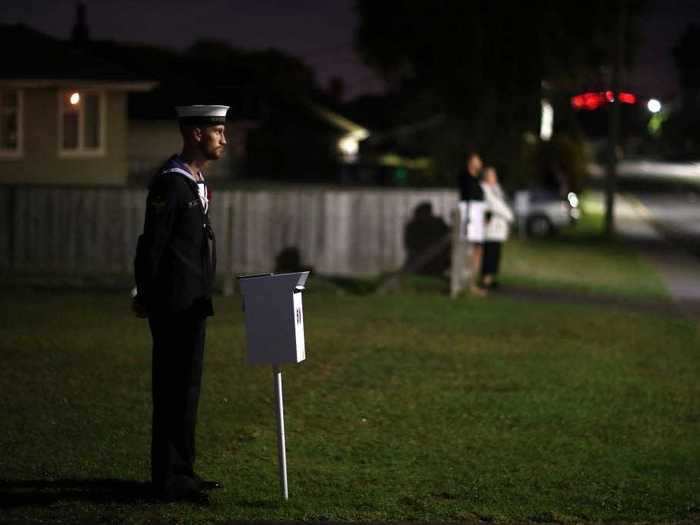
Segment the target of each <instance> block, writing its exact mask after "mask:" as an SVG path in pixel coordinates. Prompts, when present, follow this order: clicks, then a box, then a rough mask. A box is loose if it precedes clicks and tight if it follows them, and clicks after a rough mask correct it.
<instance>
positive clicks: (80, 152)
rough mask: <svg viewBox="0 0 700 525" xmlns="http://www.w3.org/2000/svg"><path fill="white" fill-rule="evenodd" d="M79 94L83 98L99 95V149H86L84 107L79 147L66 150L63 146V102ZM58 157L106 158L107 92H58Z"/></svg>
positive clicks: (79, 126)
mask: <svg viewBox="0 0 700 525" xmlns="http://www.w3.org/2000/svg"><path fill="white" fill-rule="evenodd" d="M76 92H77V93H79V94H80V96H81V98H82V97H84V96H85V95H97V99H98V103H97V107H98V112H99V113H98V118H99V122H100V129H99V130H98V134H99V135H98V136H99V140H100V145H99V146H98V147H97V148H87V147H85V111H84V110H83V107H84V106H81V108H80V110H79V111H78V147H77V148H70V149H69V148H65V147H64V146H63V138H64V129H63V115H64V111H63V101H64V98H65V97H66V96H70V95H71V93H76ZM57 113H58V134H57V135H58V156H59V157H60V158H69V159H70V158H73V159H74V158H92V157H104V156H105V155H106V153H107V147H106V146H107V145H106V142H107V92H106V91H105V90H101V89H90V88H87V89H81V88H71V89H66V88H62V89H59V90H58V112H57Z"/></svg>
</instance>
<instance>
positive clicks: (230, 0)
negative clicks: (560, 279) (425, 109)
mask: <svg viewBox="0 0 700 525" xmlns="http://www.w3.org/2000/svg"><path fill="white" fill-rule="evenodd" d="M377 1H384V0H377ZM426 1H431V0H426ZM85 3H86V5H87V7H88V24H89V27H90V30H91V34H92V37H93V38H95V39H115V40H122V41H140V42H146V43H152V44H159V45H165V46H169V47H174V48H178V49H183V48H186V47H187V46H189V45H190V44H191V43H192V42H193V41H194V40H196V39H197V38H199V37H201V36H203V35H206V36H209V37H213V38H218V39H222V40H226V41H228V42H230V43H231V44H232V45H234V46H236V47H242V48H266V47H275V48H279V49H282V50H286V51H288V52H289V53H291V54H294V55H297V56H299V57H301V58H302V59H303V60H304V61H305V62H306V63H308V64H309V65H311V66H312V67H313V68H314V69H315V70H316V73H317V76H318V79H319V81H320V83H321V85H327V83H328V79H329V78H330V77H331V76H334V75H335V76H340V77H342V78H343V79H344V80H345V83H346V95H347V96H348V97H352V96H354V95H357V94H361V93H365V92H376V91H380V90H381V89H382V86H383V83H382V82H381V80H379V78H378V77H377V75H375V74H374V73H373V72H371V71H370V70H369V69H368V68H367V67H365V66H364V65H363V64H362V63H361V61H360V60H359V59H358V58H357V56H356V55H355V53H354V52H353V49H352V33H353V28H354V26H355V23H356V18H355V15H354V13H353V10H352V4H353V0H167V1H166V0H86V2H85ZM0 5H2V11H0V22H23V23H25V24H27V25H29V26H31V27H34V28H35V29H38V30H40V31H43V32H45V33H48V34H51V35H54V36H58V37H64V38H65V37H67V36H68V35H69V34H70V30H71V27H72V25H73V22H74V20H75V5H76V2H75V0H0ZM584 5H585V4H584ZM689 22H695V23H697V24H700V0H665V1H664V0H648V9H647V12H646V14H645V16H644V19H643V20H642V32H643V35H644V38H645V42H644V45H643V47H642V48H641V49H640V53H639V60H638V65H637V67H635V68H634V70H632V71H630V72H629V73H628V77H627V79H628V84H629V85H630V87H632V88H633V89H635V90H638V91H639V92H640V93H641V94H642V95H646V96H658V97H662V98H667V97H668V96H670V95H672V94H674V93H675V92H677V90H678V85H677V76H676V71H675V68H674V65H673V60H672V58H671V55H670V53H671V48H672V46H673V44H674V43H675V42H676V41H677V39H678V38H679V37H680V35H681V33H682V32H683V30H684V29H685V27H686V26H687V24H688V23H689Z"/></svg>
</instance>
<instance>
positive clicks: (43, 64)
mask: <svg viewBox="0 0 700 525" xmlns="http://www.w3.org/2000/svg"><path fill="white" fill-rule="evenodd" d="M0 47H1V48H2V49H4V50H6V51H5V52H4V53H3V59H2V68H0V184H41V185H46V184H48V185H124V184H126V181H127V174H128V160H127V159H128V151H127V150H128V145H127V130H128V116H127V96H128V94H129V93H134V92H145V91H149V90H151V89H153V88H154V87H155V86H156V85H157V84H156V82H153V81H150V80H148V79H144V78H142V77H140V76H138V75H135V74H134V73H132V72H130V71H129V70H127V69H126V68H124V67H122V66H119V65H115V64H112V63H109V62H107V61H106V60H104V59H103V58H100V57H98V56H95V55H92V54H90V53H89V52H87V51H86V50H85V49H83V48H81V47H79V46H77V45H74V44H70V43H68V42H64V41H61V40H58V39H55V38H52V37H50V36H47V35H44V34H42V33H39V32H37V31H35V30H33V29H30V28H28V27H26V26H23V25H0ZM12 49H16V50H18V52H16V53H12V52H8V50H12Z"/></svg>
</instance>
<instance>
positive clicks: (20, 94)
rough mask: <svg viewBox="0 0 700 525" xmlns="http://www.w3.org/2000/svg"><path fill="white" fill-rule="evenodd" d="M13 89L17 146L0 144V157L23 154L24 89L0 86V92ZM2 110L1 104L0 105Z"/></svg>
mask: <svg viewBox="0 0 700 525" xmlns="http://www.w3.org/2000/svg"><path fill="white" fill-rule="evenodd" d="M2 91H14V92H16V93H17V146H16V147H15V148H14V149H9V148H3V147H2V145H0V158H2V159H19V158H22V157H23V156H24V90H22V89H20V88H16V87H4V86H0V92H2ZM0 111H2V106H0Z"/></svg>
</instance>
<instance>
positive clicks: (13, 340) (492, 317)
mask: <svg viewBox="0 0 700 525" xmlns="http://www.w3.org/2000/svg"><path fill="white" fill-rule="evenodd" d="M320 288H322V287H321V286H320V283H319V286H318V288H317V289H316V290H314V279H313V278H312V279H311V280H310V281H309V292H308V293H307V294H306V296H305V309H306V323H307V327H306V329H307V346H308V348H307V355H308V360H307V361H306V362H305V363H303V364H300V365H297V366H290V367H287V368H286V369H285V394H286V407H285V408H286V416H287V420H286V422H287V430H288V434H287V439H288V455H289V468H290V472H289V481H290V492H291V499H290V501H289V502H288V503H282V502H281V501H280V499H279V496H278V483H277V477H276V473H277V470H276V443H275V433H274V412H273V405H272V377H271V372H270V370H269V369H266V368H254V367H249V366H247V365H245V364H244V334H243V330H242V324H241V320H242V317H241V313H240V311H239V301H238V299H237V298H235V297H234V298H227V299H224V298H220V299H219V300H218V301H217V305H218V314H217V316H216V317H215V318H213V319H212V321H211V323H210V325H209V339H208V348H207V357H206V365H205V375H204V388H203V394H202V400H201V406H200V416H199V426H198V463H197V466H198V469H199V471H200V472H201V473H202V474H203V475H204V476H206V477H209V478H212V479H221V480H223V481H224V483H225V485H226V489H225V490H224V491H221V492H217V493H214V494H213V496H212V504H211V505H210V506H209V507H205V508H200V507H195V506H191V505H188V504H157V503H153V502H151V501H149V500H147V499H144V498H139V497H134V498H132V497H131V496H130V495H131V493H133V492H138V490H136V489H137V488H138V487H140V485H138V484H137V483H136V482H139V481H143V480H146V479H147V476H148V447H149V431H150V423H149V417H150V397H149V388H150V378H149V374H150V356H149V336H148V332H147V327H146V324H145V323H144V322H143V321H140V320H137V319H135V318H133V317H131V316H130V314H129V311H128V301H127V294H125V293H124V294H119V295H117V294H114V293H78V292H74V293H70V292H49V291H46V290H44V291H33V292H32V291H15V292H13V293H12V294H9V293H5V294H3V296H2V299H0V305H1V307H0V308H1V309H0V312H2V313H1V317H0V345H1V348H0V352H1V355H2V357H3V366H2V368H0V391H1V392H2V396H1V397H0V421H2V427H1V429H0V450H2V454H1V455H0V522H10V523H12V522H13V521H15V522H26V521H35V522H44V521H60V522H64V523H71V522H78V523H97V522H100V523H144V524H145V523H149V524H151V523H209V522H216V521H227V520H315V521H322V520H365V521H377V520H378V521H384V520H386V521H399V520H401V521H403V520H418V521H425V520H429V521H452V522H455V521H463V522H467V523H471V522H478V521H479V520H486V521H492V522H496V523H513V522H522V521H524V520H530V521H563V522H579V521H599V520H604V521H607V520H614V521H637V522H639V521H662V520H666V521H671V522H674V521H682V520H689V522H690V521H692V520H698V519H700V440H699V439H698V435H700V402H699V401H700V383H698V377H699V376H700V360H699V359H698V347H699V343H700V341H699V340H698V332H697V325H696V324H695V323H693V322H691V321H687V320H681V319H675V318H670V317H669V318H664V317H663V316H659V315H647V314H632V313H629V312H625V311H623V310H620V309H615V308H606V307H600V306H597V307H587V306H577V305H561V304H559V305H547V304H538V305H532V304H528V303H524V302H516V301H511V300H508V299H505V298H498V297H492V298H489V299H488V300H476V299H461V300H457V301H451V300H449V299H447V298H446V297H444V296H441V295H439V294H435V293H411V292H404V293H401V294H393V295H384V296H377V295H371V296H360V295H353V294H342V293H337V292H336V291H334V289H333V288H332V287H330V286H329V285H326V286H325V287H323V288H324V290H323V291H320V290H319V289H320ZM91 480H92V481H91ZM107 480H117V481H114V482H110V481H107ZM115 486H118V487H122V489H123V490H121V491H120V490H115V489H114V487H115ZM106 487H111V489H109V490H108V489H107V488H106Z"/></svg>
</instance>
